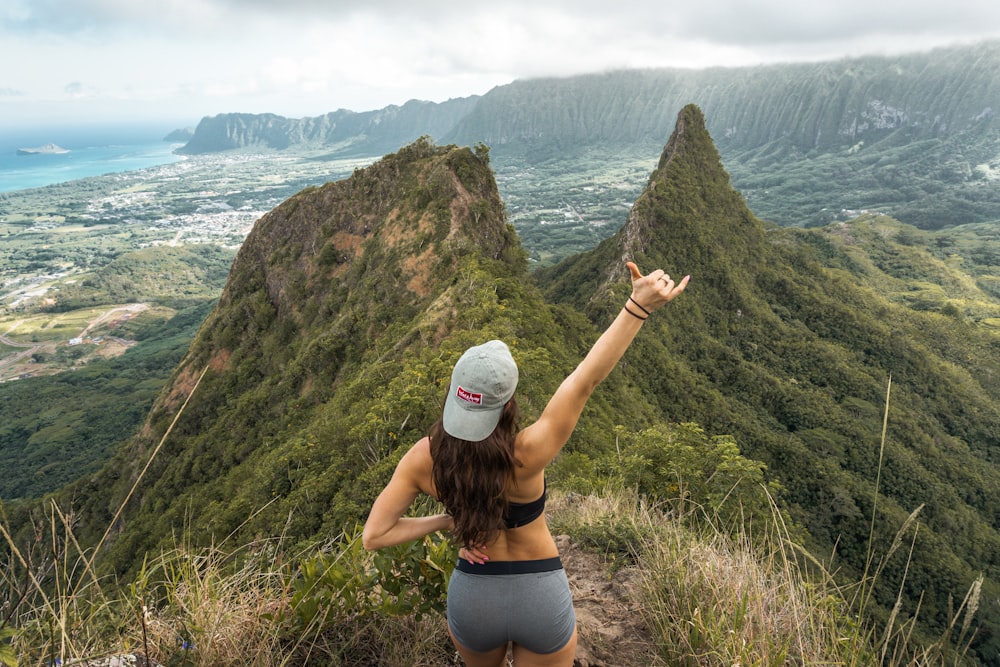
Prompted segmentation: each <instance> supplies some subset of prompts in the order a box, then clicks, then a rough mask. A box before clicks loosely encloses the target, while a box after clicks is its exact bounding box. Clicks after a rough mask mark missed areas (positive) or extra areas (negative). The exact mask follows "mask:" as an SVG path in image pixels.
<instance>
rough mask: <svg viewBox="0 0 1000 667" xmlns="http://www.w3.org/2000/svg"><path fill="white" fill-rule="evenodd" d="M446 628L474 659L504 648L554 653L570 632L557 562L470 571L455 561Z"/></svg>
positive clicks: (565, 587)
mask: <svg viewBox="0 0 1000 667" xmlns="http://www.w3.org/2000/svg"><path fill="white" fill-rule="evenodd" d="M448 627H449V628H450V629H451V632H452V634H453V635H454V636H455V639H457V640H458V642H459V643H460V644H461V645H462V646H464V647H466V648H468V649H471V650H473V651H476V652H477V653H486V652H487V651H492V650H493V649H495V648H498V647H500V646H503V645H504V644H506V643H507V642H515V643H517V644H518V645H520V646H523V647H524V648H526V649H528V650H529V651H532V652H533V653H555V652H556V651H558V650H559V649H561V648H562V647H564V646H566V644H567V643H569V640H570V639H572V638H573V631H574V630H575V629H576V613H575V612H574V611H573V596H572V594H571V593H570V591H569V581H568V580H567V579H566V572H565V571H564V570H563V568H562V562H561V561H560V560H559V558H558V557H555V558H546V559H543V560H530V561H506V562H503V561H498V562H487V563H484V564H482V565H474V564H472V563H469V562H467V561H465V560H462V559H459V561H458V566H457V567H456V568H455V571H454V572H453V573H452V575H451V581H450V582H449V584H448Z"/></svg>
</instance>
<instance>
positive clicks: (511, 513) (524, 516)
mask: <svg viewBox="0 0 1000 667" xmlns="http://www.w3.org/2000/svg"><path fill="white" fill-rule="evenodd" d="M548 490H549V485H548V482H545V486H544V487H543V488H542V495H541V496H539V497H538V498H536V499H535V500H532V501H531V502H530V503H512V502H508V503H507V519H506V525H507V528H508V529H510V528H520V527H521V526H526V525H527V524H529V523H531V522H532V521H534V520H535V519H537V518H538V517H540V516H541V515H542V512H544V511H545V497H546V495H548Z"/></svg>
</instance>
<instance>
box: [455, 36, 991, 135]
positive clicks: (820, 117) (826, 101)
mask: <svg viewBox="0 0 1000 667" xmlns="http://www.w3.org/2000/svg"><path fill="white" fill-rule="evenodd" d="M998 62H1000V43H996V42H994V43H984V44H981V45H978V46H974V47H961V48H951V49H938V50H935V51H931V52H928V53H921V54H912V55H906V56H899V57H863V58H853V59H843V60H837V61H831V62H820V63H810V64H783V65H767V66H758V67H746V68H713V69H707V70H681V69H655V70H627V71H620V72H607V73H602V74H593V75H581V76H575V77H570V78H553V79H534V80H525V81H516V82H514V83H512V84H510V85H507V86H501V87H498V88H495V89H494V90H492V91H490V92H489V93H488V94H486V95H484V96H483V97H482V99H481V100H480V102H479V104H477V105H476V106H475V108H474V109H473V111H472V112H471V113H469V114H468V115H467V116H465V117H464V118H463V119H462V120H461V122H460V123H459V125H458V126H457V127H456V128H455V130H454V132H453V134H452V135H450V138H454V139H457V140H462V141H468V140H469V139H474V140H477V141H484V142H486V143H487V144H489V145H491V146H494V147H495V148H497V147H500V146H503V145H505V144H513V143H519V142H536V141H539V140H545V141H553V142H561V143H563V144H564V145H571V144H574V143H636V142H641V143H646V142H649V141H653V142H657V143H658V140H657V138H658V137H662V136H665V135H666V134H667V133H669V132H670V131H671V129H672V126H673V119H674V115H675V111H674V110H675V109H678V108H680V107H681V106H683V105H684V104H687V103H695V104H697V105H698V106H699V107H700V108H701V109H703V110H704V112H705V115H706V117H707V118H708V119H709V120H708V129H709V131H710V132H711V134H712V136H713V137H715V138H716V142H717V143H718V145H719V147H720V149H721V150H722V152H723V153H724V154H727V153H731V152H736V151H740V150H746V149H751V148H759V147H761V146H765V145H769V144H771V143H772V142H777V141H780V142H783V143H786V144H788V146H789V147H790V148H794V149H795V150H798V151H800V152H803V153H806V152H809V151H814V150H829V149H834V148H850V147H852V146H854V145H856V144H857V143H858V142H859V141H866V142H873V141H879V140H881V139H883V138H885V137H887V136H889V135H891V134H893V133H895V132H896V131H898V130H907V131H908V137H909V139H910V140H913V139H916V138H934V137H945V136H953V135H956V134H961V133H963V132H971V131H977V130H982V129H983V128H996V127H997V125H996V123H997V114H998V113H1000V110H998V109H997V108H996V104H995V102H994V99H995V97H994V95H993V93H992V92H991V91H995V90H996V89H997V86H998V85H1000V79H998V76H1000V75H998V71H1000V70H998V67H997V65H998ZM543 91H544V92H543Z"/></svg>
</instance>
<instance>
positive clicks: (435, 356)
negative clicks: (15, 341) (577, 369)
mask: <svg viewBox="0 0 1000 667" xmlns="http://www.w3.org/2000/svg"><path fill="white" fill-rule="evenodd" d="M526 267H527V260H526V253H525V252H524V251H523V249H522V248H521V245H520V241H519V240H518V239H517V235H516V234H515V233H514V231H513V228H512V227H510V226H509V225H508V224H507V223H506V218H505V213H504V208H503V203H502V202H501V200H500V197H499V195H498V192H497V189H496V183H495V181H494V179H493V175H492V172H491V170H490V168H489V156H488V153H487V152H486V149H485V148H480V149H479V150H478V151H475V152H474V151H472V150H470V149H468V148H458V147H455V146H444V147H436V146H434V145H433V144H432V143H431V142H430V141H429V140H427V139H421V140H419V141H417V142H415V143H414V144H411V145H410V146H407V147H405V148H403V149H401V150H400V151H399V152H397V153H395V154H392V155H388V156H386V157H384V158H383V159H382V160H381V161H379V162H377V163H375V164H373V165H372V166H370V167H367V168H365V169H360V170H358V171H356V172H355V173H354V174H353V176H351V177H350V178H348V179H346V180H343V181H338V182H333V183H328V184H326V185H324V186H322V187H316V188H309V189H307V190H305V191H303V192H301V193H299V194H298V195H295V196H294V197H292V198H291V199H289V200H287V201H285V202H284V203H282V204H281V205H279V206H278V207H277V208H275V209H274V210H273V211H271V212H270V213H268V214H266V215H265V216H263V217H262V218H261V219H260V220H258V221H257V223H256V225H255V226H254V229H253V230H252V232H251V233H250V234H249V236H248V237H247V239H246V241H245V243H244V244H243V246H242V248H241V249H240V252H239V254H238V256H237V257H236V259H235V261H234V262H233V265H232V268H231V271H230V275H229V279H228V282H227V284H226V286H225V289H224V291H223V294H222V296H221V298H220V300H219V303H218V305H217V307H216V308H215V310H214V311H213V312H212V313H211V315H210V316H209V317H208V318H207V319H206V321H205V323H204V324H203V326H202V327H201V330H200V331H199V334H198V335H197V337H196V338H195V340H194V341H193V343H192V345H191V348H190V350H189V352H188V354H187V356H186V358H185V359H184V360H183V362H182V363H181V364H180V366H179V367H178V368H177V370H176V371H175V373H174V376H173V379H172V380H171V382H170V383H169V384H168V386H167V387H166V388H165V389H164V390H163V392H162V393H161V395H160V397H159V399H158V400H157V402H156V404H155V405H154V407H153V409H152V411H151V412H150V415H149V417H148V420H147V423H146V425H145V427H144V428H143V430H142V432H141V433H140V434H139V435H138V436H137V437H136V438H134V439H133V441H132V442H131V443H130V444H129V445H128V446H127V447H126V448H124V450H123V452H122V453H121V454H120V455H119V456H118V459H117V460H116V461H114V462H112V464H111V465H110V466H109V467H108V468H107V469H106V470H105V471H104V472H103V473H101V474H99V475H98V476H97V477H95V478H94V479H92V480H89V481H88V482H87V483H85V486H86V487H88V488H89V489H91V490H93V489H96V488H101V489H103V491H104V492H103V493H101V494H95V495H91V494H88V493H87V492H83V493H78V494H77V498H82V499H83V502H84V503H85V504H87V505H88V507H85V508H81V512H80V516H81V517H84V518H83V519H82V520H81V523H82V524H83V525H84V530H93V531H95V534H98V533H97V532H96V531H99V530H101V526H102V525H107V522H109V521H110V519H111V515H110V514H109V507H108V506H107V503H108V502H109V501H108V500H107V498H108V497H110V498H116V499H121V498H125V497H127V496H129V490H130V489H131V487H132V485H133V484H134V483H135V481H136V480H137V479H138V478H139V476H140V475H142V483H141V484H140V485H138V487H137V488H136V489H135V493H134V495H133V496H131V500H130V502H129V505H128V506H127V507H126V511H125V512H124V514H123V522H122V524H121V526H120V531H119V532H118V533H116V535H115V536H114V537H115V539H114V540H112V544H111V546H110V550H109V559H110V561H111V562H112V563H113V564H114V567H115V568H116V569H117V570H119V571H127V570H129V569H130V568H132V567H134V566H135V565H136V564H137V562H141V559H142V554H143V553H145V552H147V551H149V550H151V549H152V550H155V549H156V548H157V546H161V547H165V546H167V545H169V543H170V540H172V539H173V536H172V533H174V532H175V531H176V529H177V527H179V526H182V525H186V524H187V525H190V528H191V536H192V539H193V540H194V541H195V542H200V543H205V544H207V543H210V542H211V541H212V540H213V539H217V538H218V536H220V535H226V534H230V533H231V532H233V531H236V530H241V531H249V532H250V534H253V531H258V532H260V533H265V534H267V533H270V532H272V531H273V529H274V527H275V526H277V525H280V524H282V523H284V521H287V520H289V519H288V517H289V516H293V515H294V516H295V517H296V518H295V519H294V521H293V523H294V525H293V526H289V527H288V529H289V534H291V535H293V536H295V537H296V538H307V537H311V536H313V535H314V534H315V531H316V530H318V529H319V526H320V525H321V523H322V521H323V519H322V517H323V515H324V513H326V512H335V513H336V515H337V516H338V517H341V518H343V517H350V519H349V520H345V521H336V520H333V519H331V521H332V524H331V526H330V533H329V534H337V533H339V532H340V531H342V530H343V529H344V528H343V527H344V525H350V524H351V523H352V522H353V521H356V520H357V519H358V517H360V516H362V509H361V508H362V507H363V504H362V505H358V504H357V503H358V494H357V493H355V492H353V491H350V490H344V487H345V485H347V484H348V483H353V482H356V481H357V480H358V479H359V478H360V477H362V474H363V472H364V470H365V469H367V468H368V467H369V465H370V464H373V463H375V462H377V461H381V460H383V459H384V458H385V457H386V456H388V455H389V453H391V452H393V451H395V448H396V444H397V443H398V442H414V441H415V440H417V439H419V437H420V436H421V435H422V434H423V432H424V431H425V429H426V428H427V427H428V426H429V425H430V424H431V423H432V421H433V419H432V417H433V414H434V411H435V410H436V409H437V406H438V405H439V402H440V400H441V399H442V398H443V393H444V391H445V390H446V388H447V377H448V374H449V373H450V368H449V364H450V363H451V362H453V360H454V358H457V355H458V354H460V353H461V351H462V350H463V349H464V347H465V346H467V345H469V344H471V343H473V342H482V341H481V340H479V339H480V338H482V337H483V336H486V337H508V338H513V337H515V336H516V332H517V325H516V324H512V323H511V322H510V319H509V318H508V317H507V316H506V315H505V311H506V307H505V305H504V303H505V300H506V299H511V298H513V299H516V300H517V301H518V303H521V302H526V303H529V304H532V307H533V308H534V310H536V311H543V310H544V308H542V307H541V305H540V303H541V300H540V294H538V293H537V291H535V292H533V293H528V294H523V292H524V286H525V285H527V284H528V283H529V281H527V280H525V276H526ZM509 312H514V313H515V314H516V312H517V311H515V310H513V309H512V311H509ZM463 331H464V332H465V333H463ZM512 331H513V332H514V333H513V335H512V334H511V332H512ZM443 341H444V343H443V347H442V342H443ZM401 375H404V376H405V382H404V380H401V379H400V376H401ZM414 387H419V391H420V392H422V393H419V394H418V393H417V392H418V390H417V389H415V388H414ZM189 397H190V400H188V399H189ZM186 400H187V401H188V403H187V405H186V406H185V401H186ZM398 412H401V414H397V413H398ZM175 419H176V424H172V422H173V421H174V420H175ZM161 439H162V440H163V444H162V447H161V446H160V445H159V443H160V441H161ZM154 452H155V458H154V459H153V461H152V463H151V464H150V465H149V467H148V469H145V470H144V466H145V465H146V461H147V460H149V459H150V457H151V455H152V454H153V453H154ZM338 462H340V465H338ZM372 474H374V473H372ZM109 488H112V489H113V492H111V493H109V492H108V489H109ZM341 491H343V493H344V495H345V496H346V499H345V500H344V501H343V502H332V501H331V499H332V498H333V497H334V496H335V495H336V494H337V493H338V492H341ZM101 496H104V498H105V499H102V498H101ZM111 502H114V501H111ZM192 506H194V507H197V508H200V510H199V512H198V516H196V517H192V516H187V515H186V514H187V512H188V511H189V509H188V508H189V507H192ZM261 508H267V509H266V510H261ZM255 512H257V513H256V514H255ZM275 512H277V514H275ZM281 514H284V515H285V519H281V518H279V515H281ZM250 517H252V520H251V519H250ZM241 534H243V533H241ZM213 536H215V537H214V538H213Z"/></svg>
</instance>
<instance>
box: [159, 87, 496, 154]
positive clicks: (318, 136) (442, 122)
mask: <svg viewBox="0 0 1000 667" xmlns="http://www.w3.org/2000/svg"><path fill="white" fill-rule="evenodd" d="M478 99H479V98H478V97H476V96H473V97H463V98H460V99H454V100H448V101H447V102H442V103H440V104H435V103H432V102H421V101H417V100H411V101H409V102H407V103H406V104H404V105H403V106H401V107H400V106H395V105H390V106H388V107H385V108H384V109H379V110H378V111H366V112H361V113H358V112H354V111H348V110H346V109H340V110H338V111H333V112H331V113H328V114H325V115H323V116H317V117H314V118H298V119H296V118H285V117H283V116H278V115H275V114H243V113H230V114H220V115H217V116H213V117H209V118H204V119H202V120H201V122H200V123H198V126H197V127H196V128H195V131H194V135H193V136H192V137H191V138H190V140H189V141H188V142H187V144H185V145H184V146H183V147H182V148H180V149H179V150H178V151H177V152H178V153H182V154H185V155H198V154H201V153H213V152H218V151H227V150H233V149H239V148H270V149H276V150H281V149H284V148H288V147H289V146H292V145H317V146H323V147H326V148H329V149H330V150H331V151H336V153H337V154H338V155H344V156H353V155H364V156H371V155H382V154H383V153H387V152H389V151H395V150H396V149H397V148H399V147H400V146H403V145H405V144H408V143H410V142H411V141H414V140H415V139H417V138H418V137H421V136H424V135H430V136H433V137H442V136H444V135H445V134H447V133H448V132H449V131H450V130H451V129H452V128H453V127H454V126H455V124H456V123H457V122H458V120H459V119H460V118H462V117H464V116H465V115H466V114H468V113H469V111H470V110H471V109H472V108H473V107H474V106H475V104H476V102H477V100H478Z"/></svg>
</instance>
